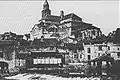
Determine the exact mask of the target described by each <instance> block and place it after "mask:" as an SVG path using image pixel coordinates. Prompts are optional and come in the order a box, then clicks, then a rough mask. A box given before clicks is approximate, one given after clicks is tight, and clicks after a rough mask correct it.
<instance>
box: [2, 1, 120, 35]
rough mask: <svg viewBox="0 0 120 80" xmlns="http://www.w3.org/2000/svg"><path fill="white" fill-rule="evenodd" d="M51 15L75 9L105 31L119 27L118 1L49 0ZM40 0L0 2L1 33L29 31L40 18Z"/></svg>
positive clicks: (89, 21) (88, 21)
mask: <svg viewBox="0 0 120 80" xmlns="http://www.w3.org/2000/svg"><path fill="white" fill-rule="evenodd" d="M48 2H49V6H50V9H51V11H52V14H53V15H60V11H61V10H63V11H64V13H65V15H66V14H69V13H75V14H76V15H78V16H80V17H81V18H82V19H83V21H84V22H87V23H91V24H93V25H94V26H96V27H99V28H101V30H102V32H103V33H104V34H108V33H109V32H110V31H113V30H116V28H117V27H120V20H119V19H120V16H119V13H120V12H119V11H120V10H119V7H120V6H119V2H118V1H54V0H49V1H48ZM42 5H43V1H3V2H0V34H2V33H4V32H6V31H11V32H15V33H17V34H25V33H29V32H30V30H31V29H32V27H33V26H34V24H36V23H38V20H40V19H41V10H42V8H43V6H42Z"/></svg>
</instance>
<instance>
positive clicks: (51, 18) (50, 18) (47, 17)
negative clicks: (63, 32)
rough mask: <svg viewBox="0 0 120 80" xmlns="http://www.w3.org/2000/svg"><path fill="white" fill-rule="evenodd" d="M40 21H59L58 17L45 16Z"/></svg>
mask: <svg viewBox="0 0 120 80" xmlns="http://www.w3.org/2000/svg"><path fill="white" fill-rule="evenodd" d="M42 19H45V20H51V21H60V16H55V15H47V16H46V17H44V18H42Z"/></svg>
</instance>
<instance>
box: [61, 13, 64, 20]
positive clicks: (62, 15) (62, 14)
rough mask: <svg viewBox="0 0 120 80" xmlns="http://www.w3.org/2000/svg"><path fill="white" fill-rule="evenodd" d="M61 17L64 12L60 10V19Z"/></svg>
mask: <svg viewBox="0 0 120 80" xmlns="http://www.w3.org/2000/svg"><path fill="white" fill-rule="evenodd" d="M63 17H64V12H63V11H60V19H63Z"/></svg>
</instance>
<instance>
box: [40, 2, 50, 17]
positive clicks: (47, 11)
mask: <svg viewBox="0 0 120 80" xmlns="http://www.w3.org/2000/svg"><path fill="white" fill-rule="evenodd" d="M46 15H51V10H50V9H49V4H48V2H47V0H45V2H44V4H43V10H42V18H44V17H45V16H46Z"/></svg>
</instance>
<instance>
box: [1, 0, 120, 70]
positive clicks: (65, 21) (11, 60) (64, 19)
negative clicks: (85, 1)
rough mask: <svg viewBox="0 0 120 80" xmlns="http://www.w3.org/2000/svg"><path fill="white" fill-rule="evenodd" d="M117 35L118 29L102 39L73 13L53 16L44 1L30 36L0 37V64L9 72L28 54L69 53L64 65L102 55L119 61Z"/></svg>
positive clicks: (7, 33) (99, 31)
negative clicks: (39, 17)
mask: <svg viewBox="0 0 120 80" xmlns="http://www.w3.org/2000/svg"><path fill="white" fill-rule="evenodd" d="M119 34H120V28H118V29H117V30H116V33H115V32H114V33H113V34H112V33H110V34H109V36H105V35H104V34H103V33H102V31H101V30H100V28H98V27H96V26H93V25H92V24H89V23H85V22H84V21H82V18H80V17H79V16H77V15H76V14H74V13H70V14H67V15H65V14H64V12H63V11H60V15H58V16H57V15H52V14H51V10H50V9H49V3H48V1H47V0H45V2H44V4H43V10H42V18H41V19H40V20H39V23H38V24H35V25H34V27H33V28H32V30H31V31H30V34H25V35H17V34H15V33H12V32H6V33H4V34H1V35H0V62H1V61H5V62H7V63H8V64H9V69H12V68H14V67H19V66H24V65H25V58H26V56H27V54H29V53H30V52H31V51H40V52H60V53H68V54H66V57H65V58H66V63H78V62H82V61H88V60H94V59H95V58H97V57H100V56H103V55H109V56H111V57H113V58H114V59H115V60H118V61H120V39H118V38H117V37H119ZM116 35H117V36H116ZM1 68H2V67H1Z"/></svg>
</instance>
